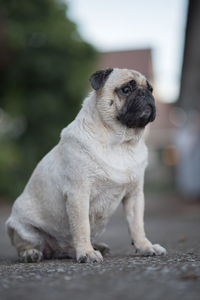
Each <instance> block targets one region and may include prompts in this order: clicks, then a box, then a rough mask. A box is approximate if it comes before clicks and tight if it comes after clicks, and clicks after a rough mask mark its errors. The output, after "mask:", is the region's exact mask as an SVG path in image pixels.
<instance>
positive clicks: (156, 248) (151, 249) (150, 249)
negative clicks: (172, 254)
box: [136, 240, 167, 256]
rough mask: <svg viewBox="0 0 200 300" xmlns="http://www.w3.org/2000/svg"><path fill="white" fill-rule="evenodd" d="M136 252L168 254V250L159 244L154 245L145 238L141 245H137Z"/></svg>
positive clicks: (152, 254) (151, 254)
mask: <svg viewBox="0 0 200 300" xmlns="http://www.w3.org/2000/svg"><path fill="white" fill-rule="evenodd" d="M136 252H137V253H138V252H139V254H141V255H142V256H155V255H166V254H167V251H166V249H165V248H163V247H162V246H160V245H159V244H154V245H152V244H151V242H149V241H148V240H145V241H144V242H143V243H141V244H140V245H136Z"/></svg>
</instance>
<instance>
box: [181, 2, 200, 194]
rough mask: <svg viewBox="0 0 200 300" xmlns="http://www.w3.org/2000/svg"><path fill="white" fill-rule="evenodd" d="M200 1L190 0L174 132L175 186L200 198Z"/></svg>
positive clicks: (184, 192)
mask: <svg viewBox="0 0 200 300" xmlns="http://www.w3.org/2000/svg"><path fill="white" fill-rule="evenodd" d="M199 28H200V1H198V0H192V1H190V2H189V9H188V19H187V27H186V36H185V49H184V59H183V68H182V78H181V90H180V97H179V99H178V102H177V105H178V108H179V115H180V114H181V115H182V116H184V118H183V120H182V124H180V125H181V126H180V128H179V131H178V132H177V140H176V144H177V149H178V154H179V160H178V165H177V186H178V188H179V190H180V192H181V193H182V194H183V195H184V196H186V197H190V198H191V197H197V198H200V99H199V98H200V34H199Z"/></svg>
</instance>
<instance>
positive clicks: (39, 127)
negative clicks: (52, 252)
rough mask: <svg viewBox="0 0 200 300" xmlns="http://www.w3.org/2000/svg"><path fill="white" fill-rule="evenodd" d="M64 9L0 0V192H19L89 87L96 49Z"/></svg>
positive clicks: (47, 0) (44, 2)
mask: <svg viewBox="0 0 200 300" xmlns="http://www.w3.org/2000/svg"><path fill="white" fill-rule="evenodd" d="M66 12H67V7H66V4H64V3H63V2H62V1H59V0H57V1H56V0H20V1H18V0H0V18H1V20H0V42H1V45H0V52H1V53H3V55H2V56H1V59H0V83H1V89H0V109H1V110H0V195H1V196H2V195H3V196H7V197H11V198H14V197H16V196H17V195H18V194H19V193H20V192H22V190H23V188H24V185H25V183H26V181H27V179H28V177H29V176H30V174H31V171H32V170H33V168H34V167H35V165H36V163H37V162H38V161H39V160H40V159H41V158H42V156H43V155H44V154H46V153H47V152H48V151H49V150H50V149H51V148H52V147H53V146H54V145H55V144H56V143H57V142H58V140H59V133H60V131H61V129H62V128H63V127H65V126H66V125H67V124H68V123H69V122H70V121H72V120H73V118H74V117H75V115H76V114H77V112H78V110H79V109H80V104H81V102H82V100H83V97H84V96H85V93H86V90H87V89H88V76H89V74H90V73H91V72H92V69H93V66H94V63H95V61H96V56H97V53H96V51H95V50H94V49H93V47H92V46H91V45H89V44H88V43H86V42H84V41H83V40H82V39H81V37H80V36H79V34H78V32H77V29H76V26H75V24H74V23H72V22H71V21H70V20H69V19H68V18H67V14H66ZM3 122H4V126H3V125H2V124H3Z"/></svg>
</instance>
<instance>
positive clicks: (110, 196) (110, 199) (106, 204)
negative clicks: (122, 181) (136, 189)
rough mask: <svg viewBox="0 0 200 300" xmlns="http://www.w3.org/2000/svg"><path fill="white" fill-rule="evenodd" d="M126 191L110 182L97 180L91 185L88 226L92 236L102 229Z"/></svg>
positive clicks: (125, 188) (124, 187) (123, 187)
mask: <svg viewBox="0 0 200 300" xmlns="http://www.w3.org/2000/svg"><path fill="white" fill-rule="evenodd" d="M126 191H127V187H126V186H119V185H117V184H114V183H113V182H110V181H104V180H98V182H96V184H94V185H93V188H92V190H91V196H90V225H91V230H92V235H96V234H97V233H99V232H101V231H102V229H104V226H105V225H106V223H107V221H108V219H109V217H110V216H111V215H112V214H113V213H114V211H115V210H116V208H117V207H118V205H119V203H120V202H121V200H122V199H123V198H124V196H125V194H126Z"/></svg>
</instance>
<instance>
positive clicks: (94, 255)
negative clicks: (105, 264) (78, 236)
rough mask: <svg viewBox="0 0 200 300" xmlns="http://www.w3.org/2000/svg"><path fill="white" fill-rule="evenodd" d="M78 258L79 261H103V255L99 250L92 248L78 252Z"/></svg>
mask: <svg viewBox="0 0 200 300" xmlns="http://www.w3.org/2000/svg"><path fill="white" fill-rule="evenodd" d="M76 260H77V262H79V263H100V262H102V261H103V257H102V255H101V253H100V252H99V251H96V250H90V251H86V252H82V253H77V256H76Z"/></svg>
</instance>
